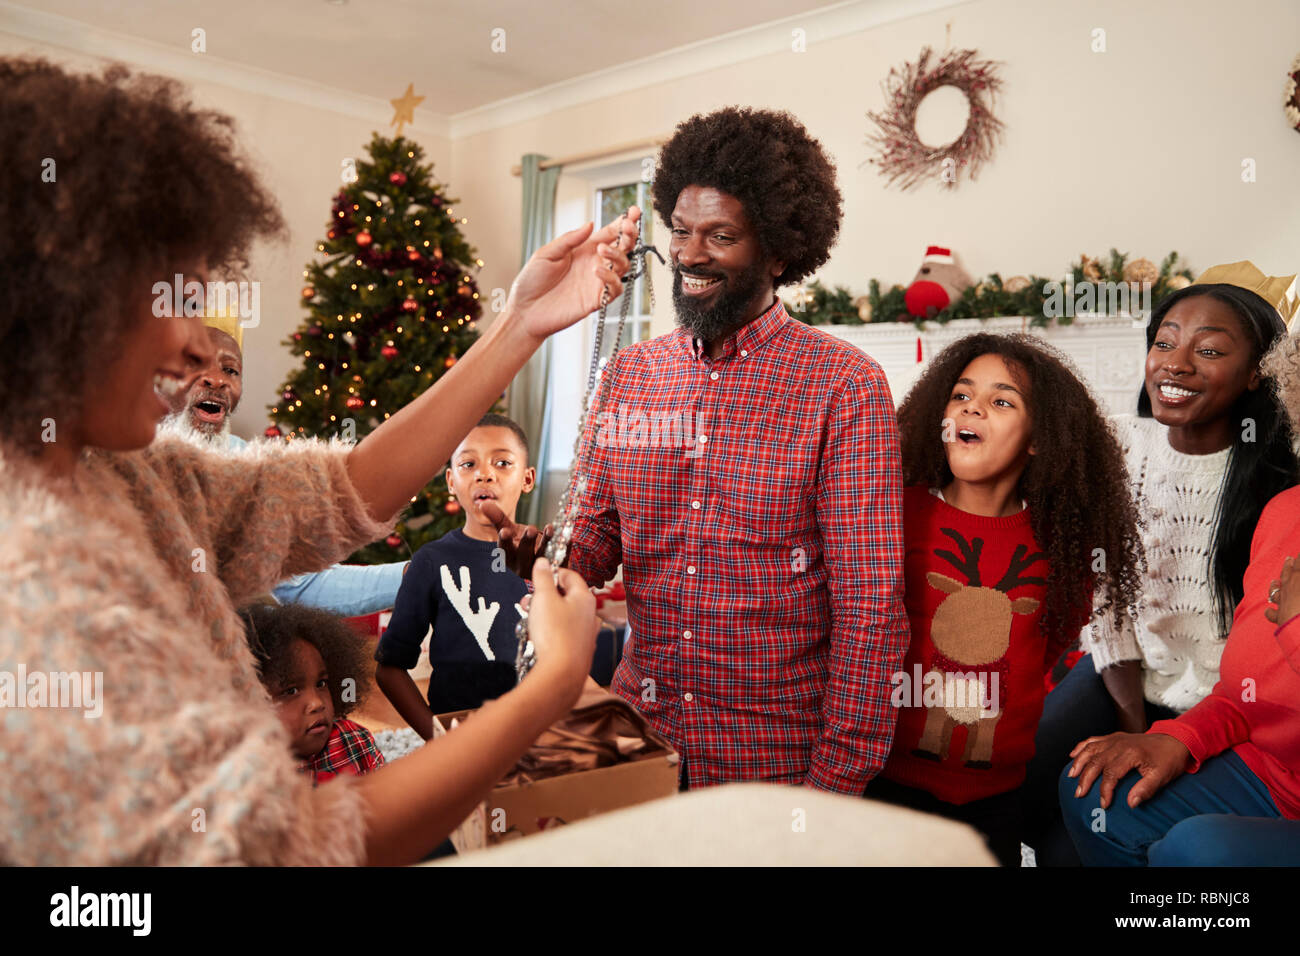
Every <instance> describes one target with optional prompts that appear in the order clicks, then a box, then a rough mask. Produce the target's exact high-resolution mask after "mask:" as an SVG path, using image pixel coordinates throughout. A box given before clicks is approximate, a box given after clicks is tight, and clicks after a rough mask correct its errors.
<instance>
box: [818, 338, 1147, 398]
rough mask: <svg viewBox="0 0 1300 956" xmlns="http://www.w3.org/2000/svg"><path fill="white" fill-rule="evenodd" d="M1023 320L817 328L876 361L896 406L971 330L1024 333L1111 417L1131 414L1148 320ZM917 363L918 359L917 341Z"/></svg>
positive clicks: (1137, 386)
mask: <svg viewBox="0 0 1300 956" xmlns="http://www.w3.org/2000/svg"><path fill="white" fill-rule="evenodd" d="M1029 322H1030V320H1029V319H1028V318H1027V317H1024V316H999V317H997V318H992V319H954V320H953V321H951V322H949V323H948V324H947V325H940V324H938V323H937V322H927V323H926V324H925V328H924V329H920V330H918V329H917V328H916V326H915V325H913V324H912V323H911V322H873V323H868V324H865V325H819V326H816V328H818V329H820V330H821V331H823V332H826V333H828V334H830V335H833V336H835V337H836V338H839V339H843V340H844V341H845V342H849V343H851V344H853V345H856V346H857V347H858V348H860V349H862V351H864V352H866V353H867V354H868V355H870V356H871V357H872V358H873V359H875V360H876V361H877V362H879V363H880V365H881V367H882V368H883V369H884V370H885V375H886V376H887V377H888V379H889V388H890V391H892V392H893V395H894V404H895V405H897V404H899V403H900V402H902V400H903V397H904V396H905V395H906V394H907V390H908V389H909V388H911V387H912V384H913V383H914V382H915V381H916V379H917V377H918V376H919V375H920V373H921V370H922V369H923V368H925V366H926V364H928V363H929V361H930V359H931V358H933V357H934V356H935V355H937V354H938V353H939V352H940V351H942V350H943V348H944V347H945V346H947V345H948V344H950V343H952V342H955V341H956V340H957V339H959V338H962V337H963V336H966V335H970V334H971V333H973V332H996V333H1002V334H1006V333H1012V332H1028V333H1031V334H1033V335H1037V336H1040V337H1042V338H1043V339H1045V340H1046V341H1047V342H1048V343H1049V344H1050V345H1052V346H1054V347H1055V348H1056V349H1058V350H1059V351H1061V352H1063V353H1064V354H1065V355H1066V357H1067V358H1069V359H1070V360H1071V361H1072V362H1073V363H1074V365H1075V367H1076V368H1077V369H1078V371H1079V374H1080V375H1081V376H1082V378H1083V380H1084V382H1086V383H1087V384H1088V386H1089V387H1090V388H1091V389H1092V391H1093V394H1095V395H1096V396H1097V399H1098V401H1099V402H1101V404H1102V409H1103V411H1105V412H1107V413H1109V414H1115V413H1118V412H1129V413H1132V412H1135V411H1136V410H1137V395H1138V390H1139V389H1140V388H1141V386H1142V378H1143V372H1142V366H1143V362H1144V359H1145V357H1146V322H1147V320H1146V318H1145V317H1143V318H1133V317H1130V316H1129V315H1088V316H1076V317H1075V320H1074V322H1073V323H1072V324H1070V325H1056V324H1052V325H1048V326H1045V327H1041V328H1035V327H1034V326H1031V325H1030V324H1029ZM918 339H920V342H921V359H922V360H921V362H920V363H918V362H917V360H916V345H917V340H918Z"/></svg>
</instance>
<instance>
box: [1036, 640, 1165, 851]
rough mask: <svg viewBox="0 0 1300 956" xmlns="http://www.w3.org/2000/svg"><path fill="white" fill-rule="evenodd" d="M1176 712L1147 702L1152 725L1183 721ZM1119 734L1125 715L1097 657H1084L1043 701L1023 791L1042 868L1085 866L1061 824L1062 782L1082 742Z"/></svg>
mask: <svg viewBox="0 0 1300 956" xmlns="http://www.w3.org/2000/svg"><path fill="white" fill-rule="evenodd" d="M1177 716H1178V714H1177V713H1176V712H1175V711H1172V710H1170V709H1169V708H1168V707H1161V706H1160V705H1159V704H1152V703H1150V702H1147V703H1146V718H1147V722H1148V723H1153V722H1155V721H1157V720H1164V719H1166V718H1169V717H1177ZM1117 730H1119V715H1118V714H1117V713H1116V711H1115V702H1114V700H1113V699H1112V698H1111V696H1110V691H1108V690H1107V689H1106V685H1105V684H1104V683H1103V682H1102V679H1101V675H1100V674H1098V673H1097V672H1096V670H1094V669H1093V666H1092V656H1091V655H1090V654H1085V655H1084V656H1083V657H1081V658H1079V660H1078V662H1077V663H1075V665H1074V667H1072V668H1071V669H1070V672H1069V673H1068V674H1066V675H1065V677H1064V679H1063V680H1062V681H1061V683H1059V684H1057V685H1056V687H1055V688H1054V689H1053V690H1052V692H1051V693H1050V694H1048V695H1047V700H1046V701H1044V702H1043V716H1042V718H1041V719H1040V720H1039V721H1038V731H1037V733H1036V734H1035V735H1034V759H1033V760H1031V761H1029V767H1028V769H1027V770H1026V772H1025V783H1024V785H1023V786H1022V787H1021V791H1020V792H1021V806H1022V808H1023V812H1024V832H1023V833H1022V835H1021V839H1023V840H1024V841H1025V842H1026V843H1027V844H1029V845H1030V846H1031V847H1033V848H1034V856H1035V862H1037V864H1038V865H1039V866H1079V865H1080V861H1079V855H1078V853H1076V852H1075V849H1074V844H1073V843H1072V842H1071V841H1070V837H1069V835H1068V834H1067V833H1066V832H1065V824H1064V823H1062V822H1061V801H1060V799H1059V798H1058V797H1057V795H1056V781H1057V778H1059V777H1060V776H1061V768H1062V767H1065V766H1068V765H1069V763H1070V762H1071V761H1070V751H1071V750H1073V749H1074V745H1075V744H1077V743H1078V742H1079V741H1081V740H1084V739H1086V738H1088V737H1100V736H1103V735H1104V734H1113V733H1114V732H1115V731H1117Z"/></svg>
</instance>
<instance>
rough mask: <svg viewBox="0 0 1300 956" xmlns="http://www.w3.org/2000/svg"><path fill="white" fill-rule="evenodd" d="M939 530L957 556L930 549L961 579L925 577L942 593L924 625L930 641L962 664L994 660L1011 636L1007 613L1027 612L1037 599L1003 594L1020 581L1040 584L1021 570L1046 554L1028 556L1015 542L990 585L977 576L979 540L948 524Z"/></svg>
mask: <svg viewBox="0 0 1300 956" xmlns="http://www.w3.org/2000/svg"><path fill="white" fill-rule="evenodd" d="M943 533H944V534H946V535H947V536H948V537H950V538H952V540H953V541H954V542H955V543H956V545H957V551H959V552H960V555H961V556H960V557H958V555H957V554H956V553H954V552H952V551H946V550H945V551H935V554H936V555H937V556H939V557H940V558H943V559H944V560H945V561H947V562H948V563H949V564H951V565H952V566H953V567H954V568H956V569H957V570H958V571H959V572H960V573H961V576H962V577H963V578H965V580H964V581H959V580H957V579H955V578H950V577H948V576H947V575H946V574H939V573H938V572H937V571H931V572H930V573H929V574H927V575H926V576H925V578H926V580H927V581H928V582H929V583H930V586H931V587H934V588H937V589H938V590H940V591H942V592H943V593H944V594H946V595H948V596H947V597H946V598H944V600H943V603H942V604H940V605H939V609H938V610H937V611H935V614H934V620H933V621H932V622H931V624H930V640H931V641H933V642H934V646H935V648H937V649H938V651H939V653H940V654H943V655H944V656H945V657H948V658H950V659H951V660H953V661H955V662H957V663H958V664H962V665H964V666H968V667H979V666H983V665H987V664H992V663H993V662H995V661H997V660H999V659H1000V658H1001V657H1002V656H1003V655H1005V654H1006V652H1007V648H1008V646H1009V642H1010V639H1011V616H1012V615H1013V614H1032V613H1033V612H1034V611H1036V610H1037V609H1038V601H1037V600H1036V599H1035V598H1031V597H1022V598H1016V599H1015V600H1014V601H1013V600H1011V598H1010V596H1009V592H1010V591H1011V590H1012V589H1013V588H1017V587H1019V586H1021V585H1022V584H1040V585H1041V584H1046V583H1047V582H1046V579H1045V578H1041V577H1037V576H1034V575H1026V574H1025V572H1026V571H1027V570H1028V569H1029V567H1030V566H1031V565H1033V564H1036V563H1037V562H1039V561H1044V560H1046V558H1047V555H1045V554H1043V553H1042V552H1040V551H1035V552H1034V553H1033V554H1028V553H1027V552H1028V551H1029V549H1028V548H1026V547H1025V546H1024V545H1019V546H1018V547H1017V548H1016V551H1015V554H1014V555H1013V556H1012V558H1011V562H1010V565H1009V567H1008V568H1007V570H1006V573H1005V574H1003V575H1002V578H1001V580H999V581H998V582H997V584H995V585H993V586H992V587H986V586H984V585H983V583H982V582H981V579H980V552H981V551H983V550H984V539H983V538H974V539H973V540H971V541H969V542H968V541H967V540H966V539H965V538H963V537H962V536H961V535H960V534H958V533H957V532H956V531H954V530H953V529H952V528H944V529H943Z"/></svg>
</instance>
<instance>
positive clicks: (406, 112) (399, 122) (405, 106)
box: [388, 83, 424, 136]
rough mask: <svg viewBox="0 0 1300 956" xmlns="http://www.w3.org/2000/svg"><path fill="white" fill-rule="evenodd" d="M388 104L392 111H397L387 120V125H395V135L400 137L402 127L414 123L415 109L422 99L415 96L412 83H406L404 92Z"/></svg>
mask: <svg viewBox="0 0 1300 956" xmlns="http://www.w3.org/2000/svg"><path fill="white" fill-rule="evenodd" d="M388 102H390V103H392V104H393V109H394V110H396V111H397V112H395V113H394V114H393V118H392V119H391V120H389V124H390V125H396V126H397V135H398V136H401V135H402V127H403V126H405V125H406V124H407V123H411V124H414V123H415V108H416V107H417V106H419V105H420V104H421V103H423V102H424V97H423V96H416V95H415V84H414V83H407V84H406V92H405V93H404V94H402V96H400V97H399V98H397V99H395V100H389V101H388Z"/></svg>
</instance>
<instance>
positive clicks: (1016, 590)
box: [867, 333, 1139, 866]
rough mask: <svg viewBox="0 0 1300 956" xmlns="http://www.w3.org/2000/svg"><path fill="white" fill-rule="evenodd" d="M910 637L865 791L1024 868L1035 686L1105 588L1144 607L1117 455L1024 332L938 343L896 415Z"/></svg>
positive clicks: (1078, 387)
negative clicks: (886, 743) (968, 836)
mask: <svg viewBox="0 0 1300 956" xmlns="http://www.w3.org/2000/svg"><path fill="white" fill-rule="evenodd" d="M898 419H899V430H900V433H901V438H902V446H903V449H902V450H903V473H904V482H905V484H906V485H907V486H908V487H907V491H906V493H905V495H904V503H903V510H904V538H905V547H906V557H905V562H904V573H905V578H906V605H907V612H908V617H909V620H910V623H911V629H912V643H911V647H910V649H909V650H908V653H907V656H906V658H905V661H904V666H903V670H902V671H900V672H899V673H898V674H895V675H894V678H893V680H894V693H893V703H894V705H895V706H896V707H897V708H898V724H897V727H896V729H895V734H894V744H893V751H892V752H891V754H890V757H889V761H888V763H887V764H886V766H885V769H884V771H883V772H882V773H881V777H880V778H878V779H877V780H875V781H873V783H872V784H871V786H870V787H869V788H868V790H867V796H869V797H874V798H878V799H884V800H888V801H890V802H894V803H901V804H904V805H907V806H911V807H913V808H915V809H918V810H923V811H926V812H930V813H937V814H940V815H942V816H946V817H950V818H952V819H956V820H961V821H962V822H965V823H969V824H971V825H972V826H974V827H975V828H976V829H978V830H980V831H981V832H982V833H983V834H984V836H985V839H986V840H987V841H988V843H989V848H990V850H991V851H992V852H993V854H994V855H995V856H996V857H997V858H998V860H999V861H1000V862H1001V863H1002V864H1003V865H1004V866H1010V865H1018V864H1019V861H1020V831H1021V824H1020V806H1019V796H1018V793H1017V788H1019V786H1020V784H1021V783H1022V782H1023V780H1024V777H1025V767H1026V765H1027V764H1028V762H1029V759H1030V757H1032V756H1033V752H1034V731H1035V729H1036V727H1037V725H1038V719H1039V717H1040V715H1041V713H1042V708H1043V697H1044V677H1045V676H1046V675H1047V673H1048V672H1049V671H1050V670H1051V668H1052V666H1053V665H1054V664H1055V662H1056V660H1057V658H1058V657H1059V656H1060V655H1061V652H1062V651H1063V650H1064V649H1066V648H1067V647H1069V646H1070V644H1071V643H1073V641H1074V640H1075V638H1076V637H1077V636H1078V634H1079V630H1080V628H1081V627H1082V626H1083V624H1084V622H1085V621H1087V619H1088V615H1089V613H1090V611H1091V608H1092V602H1091V594H1092V591H1093V590H1094V589H1095V588H1097V587H1098V586H1101V585H1105V586H1107V587H1108V588H1109V589H1110V591H1111V593H1114V594H1116V595H1117V596H1118V598H1119V599H1118V601H1117V602H1116V605H1117V607H1120V608H1124V607H1127V605H1128V604H1129V603H1131V601H1132V599H1133V598H1134V596H1135V595H1136V590H1137V580H1138V576H1137V575H1138V553H1139V552H1138V534H1137V527H1136V515H1135V510H1134V506H1133V503H1132V499H1131V497H1130V495H1129V492H1128V487H1127V483H1126V477H1125V471H1124V464H1123V459H1122V457H1121V453H1120V449H1119V445H1118V443H1117V442H1116V440H1115V438H1114V436H1113V435H1112V434H1111V431H1110V429H1109V426H1108V425H1107V423H1106V420H1105V417H1104V415H1103V414H1102V412H1101V411H1100V410H1099V409H1098V407H1097V405H1096V402H1095V401H1094V400H1093V398H1092V396H1091V395H1090V394H1089V392H1088V389H1087V388H1086V387H1085V386H1084V385H1083V384H1082V383H1081V382H1080V381H1079V379H1078V378H1077V376H1076V375H1075V374H1074V373H1073V372H1072V371H1071V370H1070V369H1069V367H1068V366H1067V365H1066V364H1065V361H1064V360H1063V359H1062V358H1060V357H1059V356H1058V355H1057V354H1056V353H1054V352H1053V351H1051V350H1050V349H1049V348H1048V347H1047V346H1045V345H1043V344H1042V343H1041V342H1039V341H1036V340H1035V339H1032V338H1030V337H1028V336H1001V335H991V334H986V333H980V334H976V335H971V336H968V337H967V338H964V339H961V340H959V341H957V342H955V343H953V344H952V345H950V346H949V347H948V348H947V349H945V350H944V351H943V352H942V353H941V354H940V355H939V356H938V357H937V358H935V359H934V361H933V362H932V363H931V365H930V367H929V368H928V369H927V370H926V372H925V373H924V374H923V375H922V377H921V379H920V380H919V381H918V382H917V384H916V385H915V386H914V387H913V389H912V391H911V392H910V393H909V394H908V396H907V399H906V400H905V401H904V402H903V404H902V406H901V407H900V409H899V412H898Z"/></svg>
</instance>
